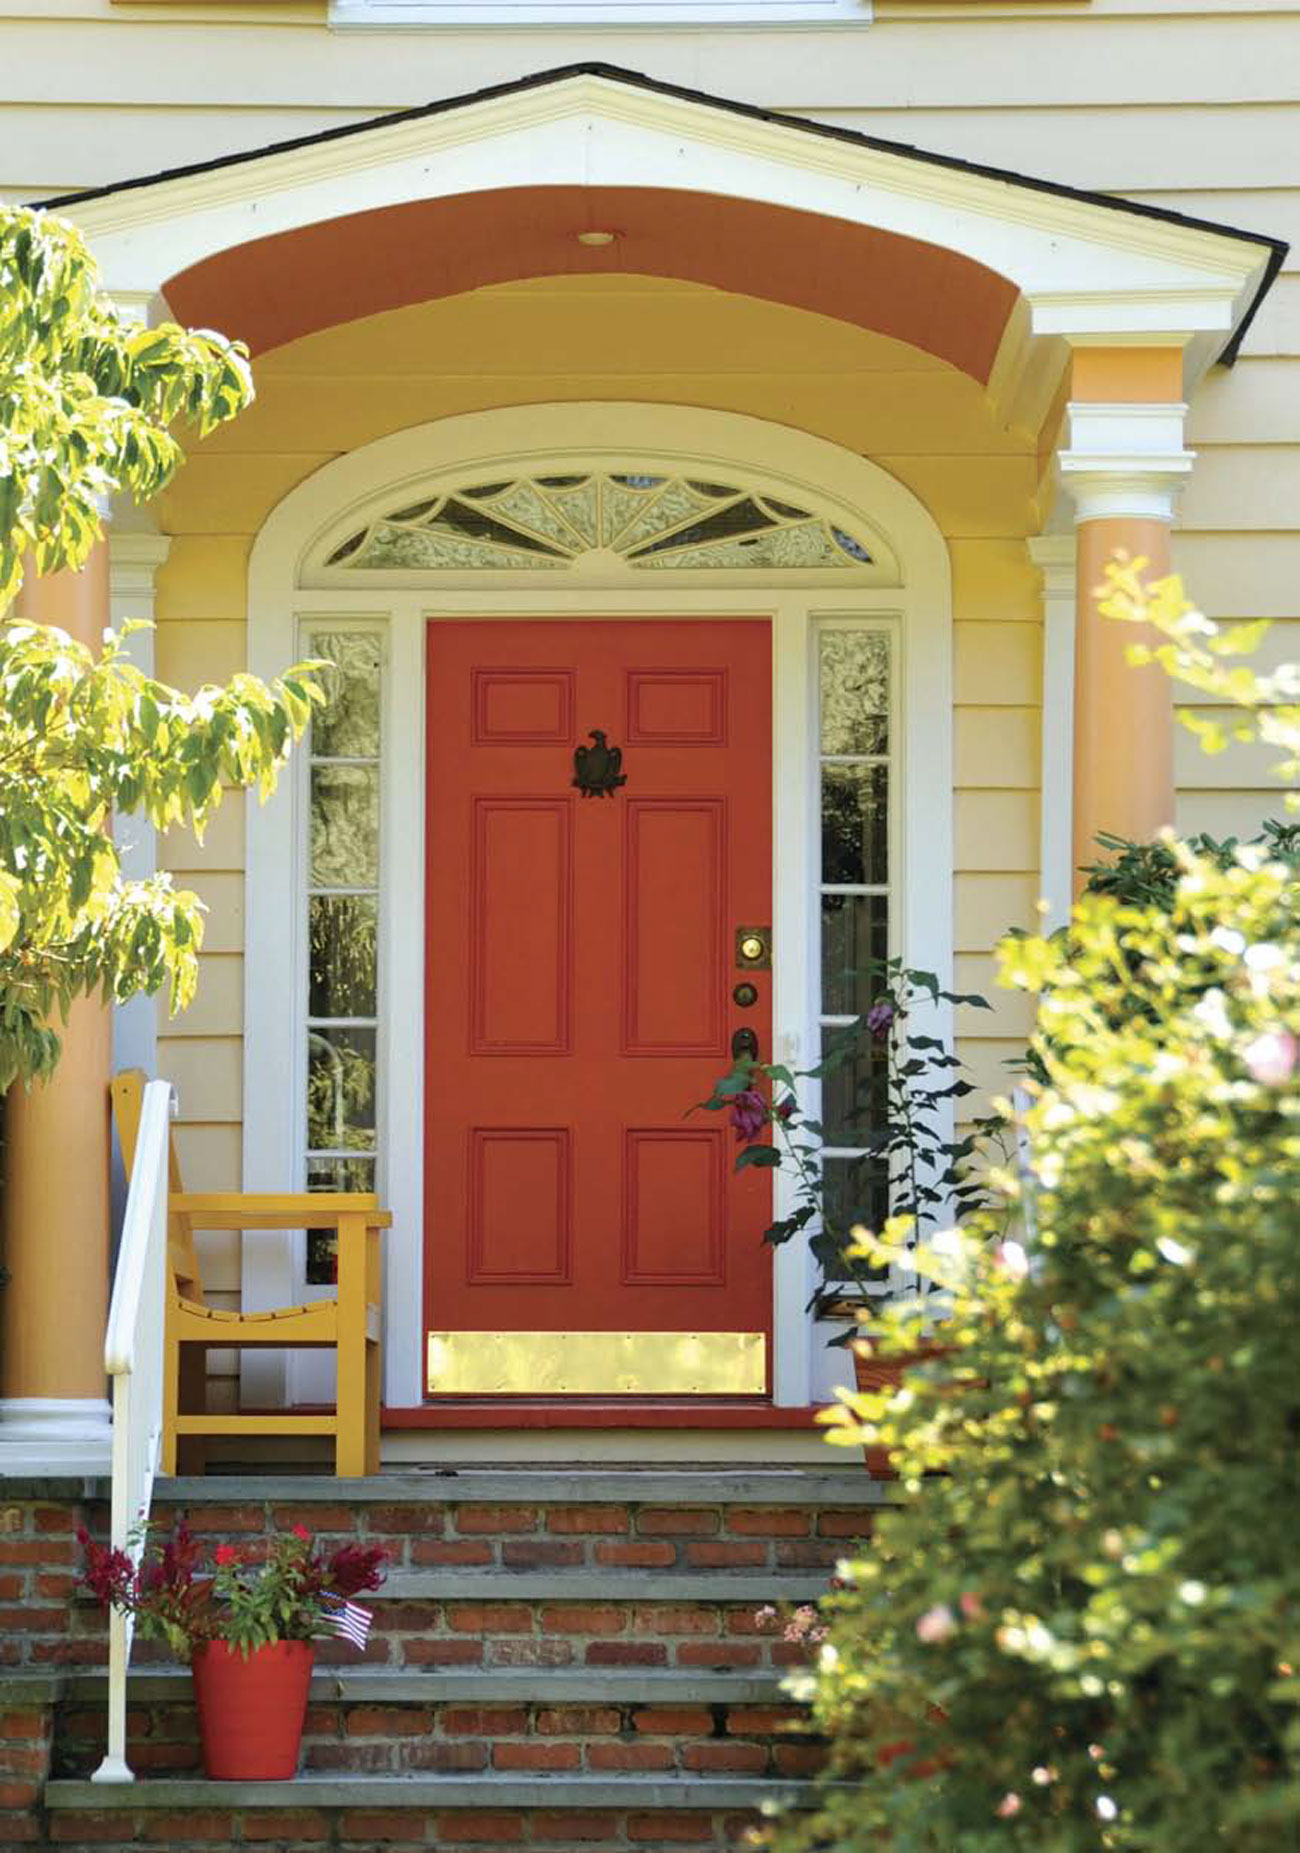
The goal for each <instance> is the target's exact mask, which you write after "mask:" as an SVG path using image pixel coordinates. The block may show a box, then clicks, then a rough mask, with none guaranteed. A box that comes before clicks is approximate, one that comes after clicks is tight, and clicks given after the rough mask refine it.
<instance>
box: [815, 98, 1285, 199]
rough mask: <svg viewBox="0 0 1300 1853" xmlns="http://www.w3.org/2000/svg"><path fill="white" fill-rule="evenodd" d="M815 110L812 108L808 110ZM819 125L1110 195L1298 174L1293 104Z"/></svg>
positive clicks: (1270, 181) (1277, 180)
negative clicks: (899, 142)
mask: <svg viewBox="0 0 1300 1853" xmlns="http://www.w3.org/2000/svg"><path fill="white" fill-rule="evenodd" d="M809 113H811V112H809ZM816 114H817V117H818V119H819V120H820V121H824V122H832V123H835V124H836V125H837V126H839V127H841V128H846V129H857V130H860V131H862V132H864V133H866V134H868V135H880V136H883V137H884V138H885V139H887V140H890V141H911V142H912V143H914V144H915V146H917V147H919V148H925V149H928V150H930V151H932V152H933V153H935V154H948V155H954V156H956V157H957V158H958V159H964V160H971V161H982V162H986V163H987V164H988V165H989V166H992V167H1003V168H1009V169H1010V170H1011V171H1012V172H1013V173H1021V174H1032V175H1034V176H1035V177H1036V178H1037V179H1041V180H1055V181H1059V182H1061V183H1062V184H1064V185H1066V186H1076V187H1088V188H1092V189H1095V190H1099V191H1104V192H1121V191H1123V192H1146V191H1149V190H1152V189H1157V188H1163V187H1169V186H1179V185H1183V186H1188V187H1196V188H1208V187H1220V186H1221V187H1241V186H1260V187H1276V186H1287V185H1289V184H1291V182H1292V181H1293V179H1294V175H1295V135H1296V123H1297V118H1298V116H1300V112H1298V111H1297V110H1296V108H1295V106H1294V105H1293V104H1289V103H1286V102H1282V103H1267V104H1262V103H1261V104H1248V105H1244V106H1243V107H1241V108H1236V107H1233V106H1231V105H1222V104H1219V105H1211V106H1209V107H1204V108H1201V107H1196V106H1194V105H1186V106H1181V107H1176V108H1160V107H1156V108H1151V109H1108V108H1106V107H1105V106H1104V105H1085V106H1082V107H1073V108H1065V109H1063V108H1061V107H1060V105H1059V104H1057V103H1055V102H1053V101H1051V100H1050V99H1045V100H1044V103H1043V105H1042V107H1041V108H1038V109H1012V110H996V109H994V110H984V109H972V110H936V109H925V108H916V107H909V106H906V105H905V106H903V107H900V108H898V109H862V110H857V109H833V110H818V111H817V112H816Z"/></svg>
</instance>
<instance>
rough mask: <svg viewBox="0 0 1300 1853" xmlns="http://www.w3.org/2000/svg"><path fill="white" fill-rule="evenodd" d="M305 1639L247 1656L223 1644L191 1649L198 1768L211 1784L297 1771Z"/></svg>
mask: <svg viewBox="0 0 1300 1853" xmlns="http://www.w3.org/2000/svg"><path fill="white" fill-rule="evenodd" d="M315 1658H316V1650H315V1648H314V1647H313V1646H312V1644H311V1642H310V1641H273V1642H272V1643H271V1645H270V1646H269V1647H255V1648H254V1649H253V1651H252V1653H250V1654H249V1656H248V1658H247V1659H245V1658H244V1656H243V1655H242V1654H241V1653H240V1651H239V1649H238V1648H237V1647H231V1646H229V1645H228V1643H227V1642H225V1641H205V1642H204V1644H203V1645H202V1646H201V1647H196V1648H195V1649H194V1658H193V1662H192V1666H191V1670H192V1672H193V1675H194V1697H195V1699H196V1701H197V1703H198V1708H199V1737H200V1739H201V1741H202V1744H203V1767H204V1769H205V1771H206V1772H207V1774H208V1776H209V1777H210V1778H211V1780H212V1781H214V1782H288V1781H290V1780H291V1779H292V1778H293V1777H294V1776H296V1775H297V1773H298V1752H299V1750H300V1748H301V1746H302V1727H303V1721H304V1719H305V1718H306V1716H307V1688H308V1685H309V1684H310V1682H311V1669H312V1663H313V1662H314V1660H315Z"/></svg>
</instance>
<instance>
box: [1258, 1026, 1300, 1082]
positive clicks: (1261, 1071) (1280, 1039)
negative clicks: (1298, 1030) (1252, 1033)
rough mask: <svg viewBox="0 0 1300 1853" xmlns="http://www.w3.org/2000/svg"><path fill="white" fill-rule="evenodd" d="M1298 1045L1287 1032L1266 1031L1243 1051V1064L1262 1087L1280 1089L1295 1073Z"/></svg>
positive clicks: (1299, 1051) (1298, 1052) (1278, 1030)
mask: <svg viewBox="0 0 1300 1853" xmlns="http://www.w3.org/2000/svg"><path fill="white" fill-rule="evenodd" d="M1297 1056H1300V1045H1297V1043H1296V1039H1295V1037H1294V1036H1293V1035H1292V1034H1291V1032H1290V1031H1289V1030H1285V1029H1266V1030H1265V1031H1264V1032H1263V1034H1262V1035H1259V1036H1256V1038H1255V1040H1254V1041H1253V1042H1252V1043H1251V1044H1250V1045H1249V1046H1248V1047H1247V1049H1246V1051H1245V1058H1244V1059H1245V1063H1246V1066H1247V1068H1249V1070H1250V1072H1251V1073H1252V1074H1253V1075H1254V1077H1255V1079H1256V1080H1257V1081H1258V1082H1260V1083H1261V1084H1262V1085H1263V1086H1264V1087H1281V1086H1282V1084H1283V1082H1284V1081H1289V1080H1290V1079H1291V1077H1292V1075H1293V1074H1294V1073H1295V1071H1296V1059H1297Z"/></svg>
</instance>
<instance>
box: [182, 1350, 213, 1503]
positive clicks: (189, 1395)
mask: <svg viewBox="0 0 1300 1853" xmlns="http://www.w3.org/2000/svg"><path fill="white" fill-rule="evenodd" d="M180 1353H181V1358H180V1372H179V1379H178V1380H179V1386H180V1409H181V1411H182V1413H183V1414H185V1415H202V1414H203V1413H204V1411H205V1410H206V1409H207V1406H208V1348H207V1346H206V1345H182V1346H181V1348H180ZM176 1459H177V1461H178V1463H179V1465H180V1471H181V1472H182V1473H192V1474H202V1473H206V1472H207V1468H208V1444H207V1442H206V1441H205V1440H204V1438H203V1436H202V1435H182V1436H181V1437H180V1440H179V1441H178V1442H177V1445H176Z"/></svg>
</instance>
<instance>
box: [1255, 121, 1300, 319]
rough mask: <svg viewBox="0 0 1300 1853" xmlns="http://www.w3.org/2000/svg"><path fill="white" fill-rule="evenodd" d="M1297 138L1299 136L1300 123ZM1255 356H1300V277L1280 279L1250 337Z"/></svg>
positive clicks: (1299, 122) (1272, 290)
mask: <svg viewBox="0 0 1300 1853" xmlns="http://www.w3.org/2000/svg"><path fill="white" fill-rule="evenodd" d="M1295 133H1296V134H1300V120H1298V122H1297V128H1296V131H1295ZM1247 339H1248V340H1249V342H1250V351H1251V353H1252V354H1258V355H1270V354H1300V276H1294V275H1292V276H1283V277H1279V278H1278V280H1277V282H1276V283H1275V284H1274V285H1273V287H1272V289H1271V290H1270V291H1269V293H1268V295H1267V296H1266V297H1265V298H1264V300H1263V302H1262V303H1261V304H1260V308H1259V314H1258V315H1257V316H1256V317H1255V320H1254V321H1253V322H1252V323H1251V326H1250V333H1249V335H1248V337H1247Z"/></svg>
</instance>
